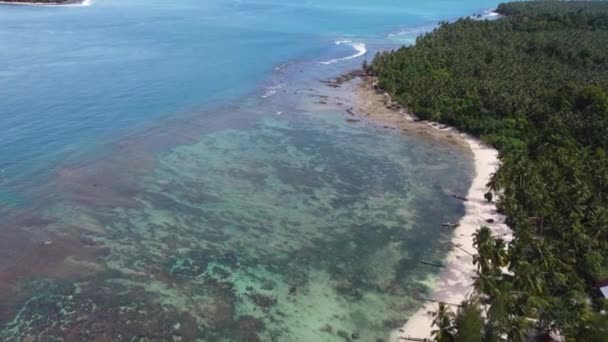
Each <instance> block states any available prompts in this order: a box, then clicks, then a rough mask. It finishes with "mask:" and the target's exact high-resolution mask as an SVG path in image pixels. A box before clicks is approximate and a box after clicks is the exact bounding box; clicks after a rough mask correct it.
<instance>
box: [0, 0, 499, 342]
mask: <svg viewBox="0 0 608 342" xmlns="http://www.w3.org/2000/svg"><path fill="white" fill-rule="evenodd" d="M495 4H496V3H495V2H494V1H481V0H479V1H430V2H426V3H420V2H415V1H388V0H381V1H375V2H373V3H370V2H367V1H307V2H296V1H205V2H197V1H180V2H176V1H139V0H132V1H129V0H127V1H113V0H108V1H102V0H98V1H96V2H93V4H92V5H91V6H86V7H63V8H59V7H28V6H2V7H0V22H1V23H2V25H1V26H0V42H1V43H2V48H1V49H0V59H1V60H2V61H3V63H2V64H0V99H2V101H0V131H1V132H3V134H2V135H1V136H0V156H1V158H0V212H1V213H2V215H3V217H4V219H3V220H2V222H0V337H1V338H2V340H7V341H11V340H24V339H28V338H29V339H32V340H36V339H37V338H38V339H43V338H47V339H49V340H68V341H80V340H94V339H97V340H107V339H110V340H127V341H138V340H141V341H144V340H159V341H167V340H173V341H190V340H203V341H254V340H263V341H267V340H268V341H269V340H276V341H297V340H299V341H322V340H327V341H333V340H336V341H340V340H346V339H355V338H360V339H361V340H364V341H374V340H384V339H386V338H387V337H388V334H389V333H390V331H391V330H392V329H394V328H396V327H398V326H399V325H400V324H401V323H402V322H403V321H404V320H405V319H407V314H408V313H411V312H412V311H413V310H415V309H416V307H417V306H418V305H419V304H420V303H419V301H418V300H417V299H416V298H417V296H419V295H422V294H424V293H425V291H428V284H429V281H430V280H429V279H432V275H433V274H434V271H435V270H430V269H428V268H427V267H424V266H423V265H421V264H420V263H419V260H420V259H426V260H435V259H440V258H441V257H442V256H443V255H444V254H445V252H446V251H447V249H448V246H447V245H446V239H447V238H449V235H448V234H447V232H445V231H444V230H442V228H441V223H442V222H445V221H455V220H457V219H458V217H460V216H461V215H462V212H463V209H462V206H461V204H460V203H456V202H455V201H453V200H452V199H450V198H449V197H448V196H446V195H445V193H446V192H465V191H466V189H467V188H468V184H469V183H470V176H471V172H472V171H471V163H470V160H469V157H468V156H467V154H466V153H464V152H463V151H462V150H460V149H459V148H457V147H452V146H434V145H433V144H431V143H430V142H427V141H421V140H416V139H414V138H410V137H407V136H403V135H401V134H398V133H396V132H390V131H387V130H384V129H380V128H375V127H370V126H368V125H364V124H352V123H347V122H345V120H344V115H343V112H344V109H345V108H343V107H344V106H348V103H349V102H351V101H352V92H350V88H349V86H345V87H343V88H342V89H337V90H336V89H330V88H329V87H326V86H324V85H322V83H321V82H320V81H321V80H324V79H327V78H328V77H331V76H335V75H338V74H340V73H342V72H344V71H346V70H349V69H351V68H354V67H357V66H358V65H360V63H361V62H362V60H363V59H365V58H368V59H369V58H371V56H372V55H373V53H375V51H379V50H383V49H387V48H391V47H395V46H398V45H399V44H407V43H410V42H412V41H413V39H414V38H415V36H416V35H417V34H419V33H420V32H424V31H425V30H428V29H430V28H432V27H433V25H434V24H435V23H436V22H437V21H439V20H445V19H451V18H456V17H459V16H463V15H469V14H472V13H474V12H482V11H484V10H487V9H489V8H492V7H493V6H495ZM336 42H341V43H340V44H336ZM363 52H365V55H363V56H358V57H356V58H355V57H354V56H356V55H360V54H362V53H363ZM351 56H353V58H350V57H351ZM324 62H325V63H324ZM328 98H329V99H336V100H335V101H333V102H334V104H333V105H332V104H331V103H330V104H329V105H319V102H332V101H331V100H327V99H328ZM319 99H325V100H326V101H319ZM337 102H341V103H344V104H343V106H342V107H341V106H340V105H337V104H336V103H337ZM429 277H430V278H429Z"/></svg>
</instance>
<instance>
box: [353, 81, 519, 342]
mask: <svg viewBox="0 0 608 342" xmlns="http://www.w3.org/2000/svg"><path fill="white" fill-rule="evenodd" d="M355 92H356V100H357V101H356V102H357V103H356V105H357V107H356V112H354V113H357V114H358V115H359V116H360V117H361V118H362V119H365V120H366V121H371V122H374V123H380V124H383V125H384V126H383V127H385V128H391V129H398V130H400V131H402V132H403V133H404V134H408V135H412V134H414V135H417V136H420V137H421V138H427V139H431V140H439V141H443V142H444V143H449V144H456V145H459V146H461V147H464V148H466V149H467V150H469V151H470V152H471V153H472V156H473V161H474V172H475V174H474V176H473V181H472V183H471V186H470V187H469V190H468V193H467V194H466V196H465V197H464V198H463V199H461V200H463V204H464V207H465V215H464V216H463V217H462V218H461V219H460V221H459V222H458V224H457V225H456V228H455V229H454V231H453V233H452V238H451V242H450V243H451V244H452V245H453V248H452V250H451V251H450V252H449V253H448V255H447V256H446V258H445V259H444V260H443V262H444V266H445V267H444V268H443V269H442V271H441V272H440V274H439V276H438V279H437V281H436V282H435V286H434V287H433V289H432V290H431V291H430V294H429V297H428V298H425V299H426V300H427V301H428V302H427V303H426V304H425V305H424V306H423V307H421V308H419V309H418V310H417V311H416V312H415V313H414V314H413V315H412V316H411V317H410V318H409V319H408V320H407V322H406V323H405V324H404V325H403V326H402V327H401V328H400V329H398V330H395V331H393V332H392V334H391V338H390V341H408V340H413V341H425V340H428V341H430V340H431V338H432V331H433V330H434V328H433V326H432V322H433V319H434V317H433V313H434V312H436V311H437V308H438V303H439V302H443V303H445V304H447V305H450V306H454V308H453V309H456V308H457V307H456V306H457V305H459V304H460V303H461V302H462V301H463V300H465V299H466V298H467V297H468V296H469V295H470V294H471V293H472V291H473V277H474V276H475V271H476V268H475V266H474V264H473V255H474V254H475V253H476V252H475V248H474V247H473V234H474V233H475V231H476V230H477V229H479V228H480V227H481V226H487V227H489V228H490V229H491V230H492V232H493V233H494V235H495V236H500V237H502V238H503V239H505V240H507V241H509V240H511V230H510V229H509V227H508V226H507V225H506V224H505V217H504V216H503V215H501V214H499V213H498V212H497V210H496V205H495V204H494V203H492V202H488V201H486V199H485V198H484V194H485V193H486V192H487V186H486V185H487V183H488V182H489V181H490V178H491V176H492V174H493V173H494V172H495V171H496V170H497V169H498V167H499V165H500V161H499V159H498V151H497V150H496V149H494V148H492V147H490V146H488V145H486V144H484V143H483V142H482V141H480V140H479V139H477V138H475V137H472V136H471V135H469V134H466V133H463V132H460V131H458V130H456V129H455V128H452V127H449V126H446V125H442V124H438V123H434V122H430V121H424V120H418V119H416V117H415V116H413V115H412V114H410V113H408V112H407V111H406V110H405V109H404V108H401V107H400V106H398V105H396V104H395V103H393V101H392V100H391V99H390V96H389V95H388V94H386V93H385V92H383V91H381V90H379V89H378V88H377V87H376V86H375V78H374V77H370V76H361V78H360V82H359V85H358V87H357V88H356V90H355ZM349 114H351V113H350V112H349ZM351 115H352V114H351ZM464 199H466V200H464ZM455 200H456V199H455Z"/></svg>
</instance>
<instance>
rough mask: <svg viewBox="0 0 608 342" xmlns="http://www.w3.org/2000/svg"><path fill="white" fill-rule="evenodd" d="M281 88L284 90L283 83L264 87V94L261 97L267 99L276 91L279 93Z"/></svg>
mask: <svg viewBox="0 0 608 342" xmlns="http://www.w3.org/2000/svg"><path fill="white" fill-rule="evenodd" d="M282 88H285V83H281V84H278V85H273V86H269V87H266V91H265V92H264V95H262V96H261V97H262V98H263V99H267V98H269V97H271V96H272V95H274V94H276V93H277V91H279V90H280V89H282Z"/></svg>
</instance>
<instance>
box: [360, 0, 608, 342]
mask: <svg viewBox="0 0 608 342" xmlns="http://www.w3.org/2000/svg"><path fill="white" fill-rule="evenodd" d="M498 12H499V13H501V14H503V15H505V16H503V17H501V18H500V19H498V20H494V21H480V20H474V19H461V20H458V21H457V22H454V23H442V24H441V25H440V27H439V28H437V29H435V30H434V31H433V32H431V33H429V34H426V35H423V36H421V37H419V38H418V39H417V41H416V44H415V46H411V47H403V48H400V49H399V50H396V51H393V52H390V53H383V54H379V55H377V56H376V58H375V59H374V61H373V63H371V64H370V65H366V70H367V71H368V72H369V73H370V74H373V75H375V76H377V77H378V82H379V86H380V87H381V88H382V89H384V90H386V91H387V92H389V93H390V94H391V95H392V96H393V98H394V99H395V100H397V101H398V102H400V103H401V104H402V105H404V106H405V107H407V108H408V109H409V110H410V111H411V112H413V113H414V114H416V115H417V116H419V117H420V118H422V119H430V120H435V121H439V122H442V123H446V124H450V125H453V126H456V127H458V128H460V129H462V130H465V131H467V132H470V133H472V134H474V135H477V136H479V137H481V138H482V139H483V140H485V141H486V142H488V143H490V144H492V145H494V146H495V147H496V148H497V149H498V150H499V151H500V155H501V160H502V166H501V167H500V169H499V170H498V171H497V173H496V174H495V175H494V176H493V178H492V181H491V182H490V184H488V185H489V187H490V189H491V194H489V195H488V196H487V197H486V198H487V199H489V200H491V199H492V198H493V199H494V200H495V201H496V202H497V206H498V208H499V210H500V211H501V212H502V213H504V214H505V215H506V216H507V218H508V224H509V226H510V227H511V228H512V229H513V232H514V240H513V241H512V242H511V243H507V242H505V241H504V240H502V239H500V238H499V237H494V236H492V234H491V231H490V230H489V229H487V228H481V229H480V230H479V231H478V232H477V234H476V236H475V245H476V248H477V249H478V255H477V256H476V258H475V263H476V265H477V269H478V271H477V278H476V282H475V287H476V296H475V298H473V299H472V300H473V301H472V302H468V303H466V305H464V306H463V307H462V308H461V309H460V310H459V312H458V313H457V314H456V315H452V314H451V313H449V312H446V311H447V310H444V312H439V313H438V317H437V319H436V322H437V323H439V324H438V328H439V329H438V330H439V331H437V333H436V335H435V336H436V339H437V340H441V341H451V340H458V341H465V340H466V341H476V340H480V339H482V340H484V341H494V340H504V339H505V338H506V339H507V340H509V341H517V340H522V339H523V338H524V336H525V335H526V334H527V333H529V332H530V331H532V330H531V328H536V329H538V331H541V332H550V331H558V332H560V333H561V334H563V335H565V336H566V337H567V338H568V339H569V340H576V341H606V340H608V322H607V321H608V319H607V318H606V316H604V315H602V314H601V311H602V310H606V309H608V304H607V303H606V300H604V299H603V298H601V296H600V295H599V292H598V289H597V286H596V284H597V281H598V280H600V279H603V278H608V2H601V1H585V2H558V1H550V2H548V1H547V2H516V3H507V4H501V5H500V6H499V7H498ZM477 300H478V301H480V304H479V305H473V304H471V303H475V301H477ZM476 308H478V309H481V310H483V316H484V317H486V320H485V322H483V323H482V324H478V323H477V322H478V321H479V317H480V315H481V312H477V311H475V309H476ZM463 331H467V333H466V334H467V336H469V337H468V338H467V337H463V336H462V335H463V334H464V332H463ZM475 334H478V335H477V336H478V337H477V338H475V337H471V336H476V335H475ZM459 335H460V336H459ZM479 336H483V338H481V337H479Z"/></svg>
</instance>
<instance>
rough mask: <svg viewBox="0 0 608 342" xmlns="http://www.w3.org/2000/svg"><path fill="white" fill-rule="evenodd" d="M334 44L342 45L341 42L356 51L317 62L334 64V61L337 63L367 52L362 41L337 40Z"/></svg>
mask: <svg viewBox="0 0 608 342" xmlns="http://www.w3.org/2000/svg"><path fill="white" fill-rule="evenodd" d="M335 44H336V45H342V44H347V45H350V46H351V47H352V48H353V49H354V50H355V51H356V52H355V53H354V54H352V55H350V56H346V57H343V58H334V59H330V60H328V61H324V62H319V64H324V65H328V64H334V63H338V62H340V61H347V60H349V59H355V58H358V57H361V56H363V55H365V54H366V53H367V47H366V46H365V44H364V43H356V42H352V41H350V40H338V41H336V42H335Z"/></svg>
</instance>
